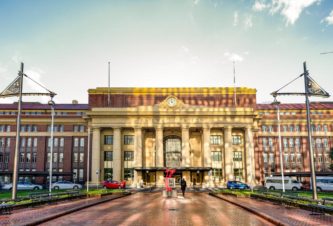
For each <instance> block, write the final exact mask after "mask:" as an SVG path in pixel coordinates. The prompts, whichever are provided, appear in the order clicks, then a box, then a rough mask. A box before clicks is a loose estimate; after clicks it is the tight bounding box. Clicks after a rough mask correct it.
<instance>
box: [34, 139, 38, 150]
mask: <svg viewBox="0 0 333 226" xmlns="http://www.w3.org/2000/svg"><path fill="white" fill-rule="evenodd" d="M37 142H38V140H37V137H35V138H34V148H35V147H37V144H38V143H37Z"/></svg>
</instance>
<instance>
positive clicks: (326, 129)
mask: <svg viewBox="0 0 333 226" xmlns="http://www.w3.org/2000/svg"><path fill="white" fill-rule="evenodd" d="M323 130H324V132H328V127H327V125H326V124H325V125H323Z"/></svg>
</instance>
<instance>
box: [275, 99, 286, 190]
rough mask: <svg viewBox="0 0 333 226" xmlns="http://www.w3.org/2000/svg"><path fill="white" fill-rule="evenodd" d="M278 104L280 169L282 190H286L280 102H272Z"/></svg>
mask: <svg viewBox="0 0 333 226" xmlns="http://www.w3.org/2000/svg"><path fill="white" fill-rule="evenodd" d="M272 104H274V105H275V106H276V117H277V123H278V137H279V138H278V139H279V153H280V170H281V179H282V191H283V192H285V186H284V172H283V157H282V143H281V126H280V106H279V105H280V102H279V101H277V100H276V98H275V99H274V102H273V103H272Z"/></svg>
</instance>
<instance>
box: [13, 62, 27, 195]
mask: <svg viewBox="0 0 333 226" xmlns="http://www.w3.org/2000/svg"><path fill="white" fill-rule="evenodd" d="M23 69H24V64H23V62H22V63H21V71H20V72H19V76H20V79H19V81H20V86H19V89H20V90H19V98H18V109H17V123H16V141H15V152H14V168H13V187H12V200H15V199H16V195H17V182H18V154H19V148H20V130H21V103H22V89H23Z"/></svg>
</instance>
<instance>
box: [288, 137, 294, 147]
mask: <svg viewBox="0 0 333 226" xmlns="http://www.w3.org/2000/svg"><path fill="white" fill-rule="evenodd" d="M289 147H291V148H293V147H294V139H293V138H289Z"/></svg>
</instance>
